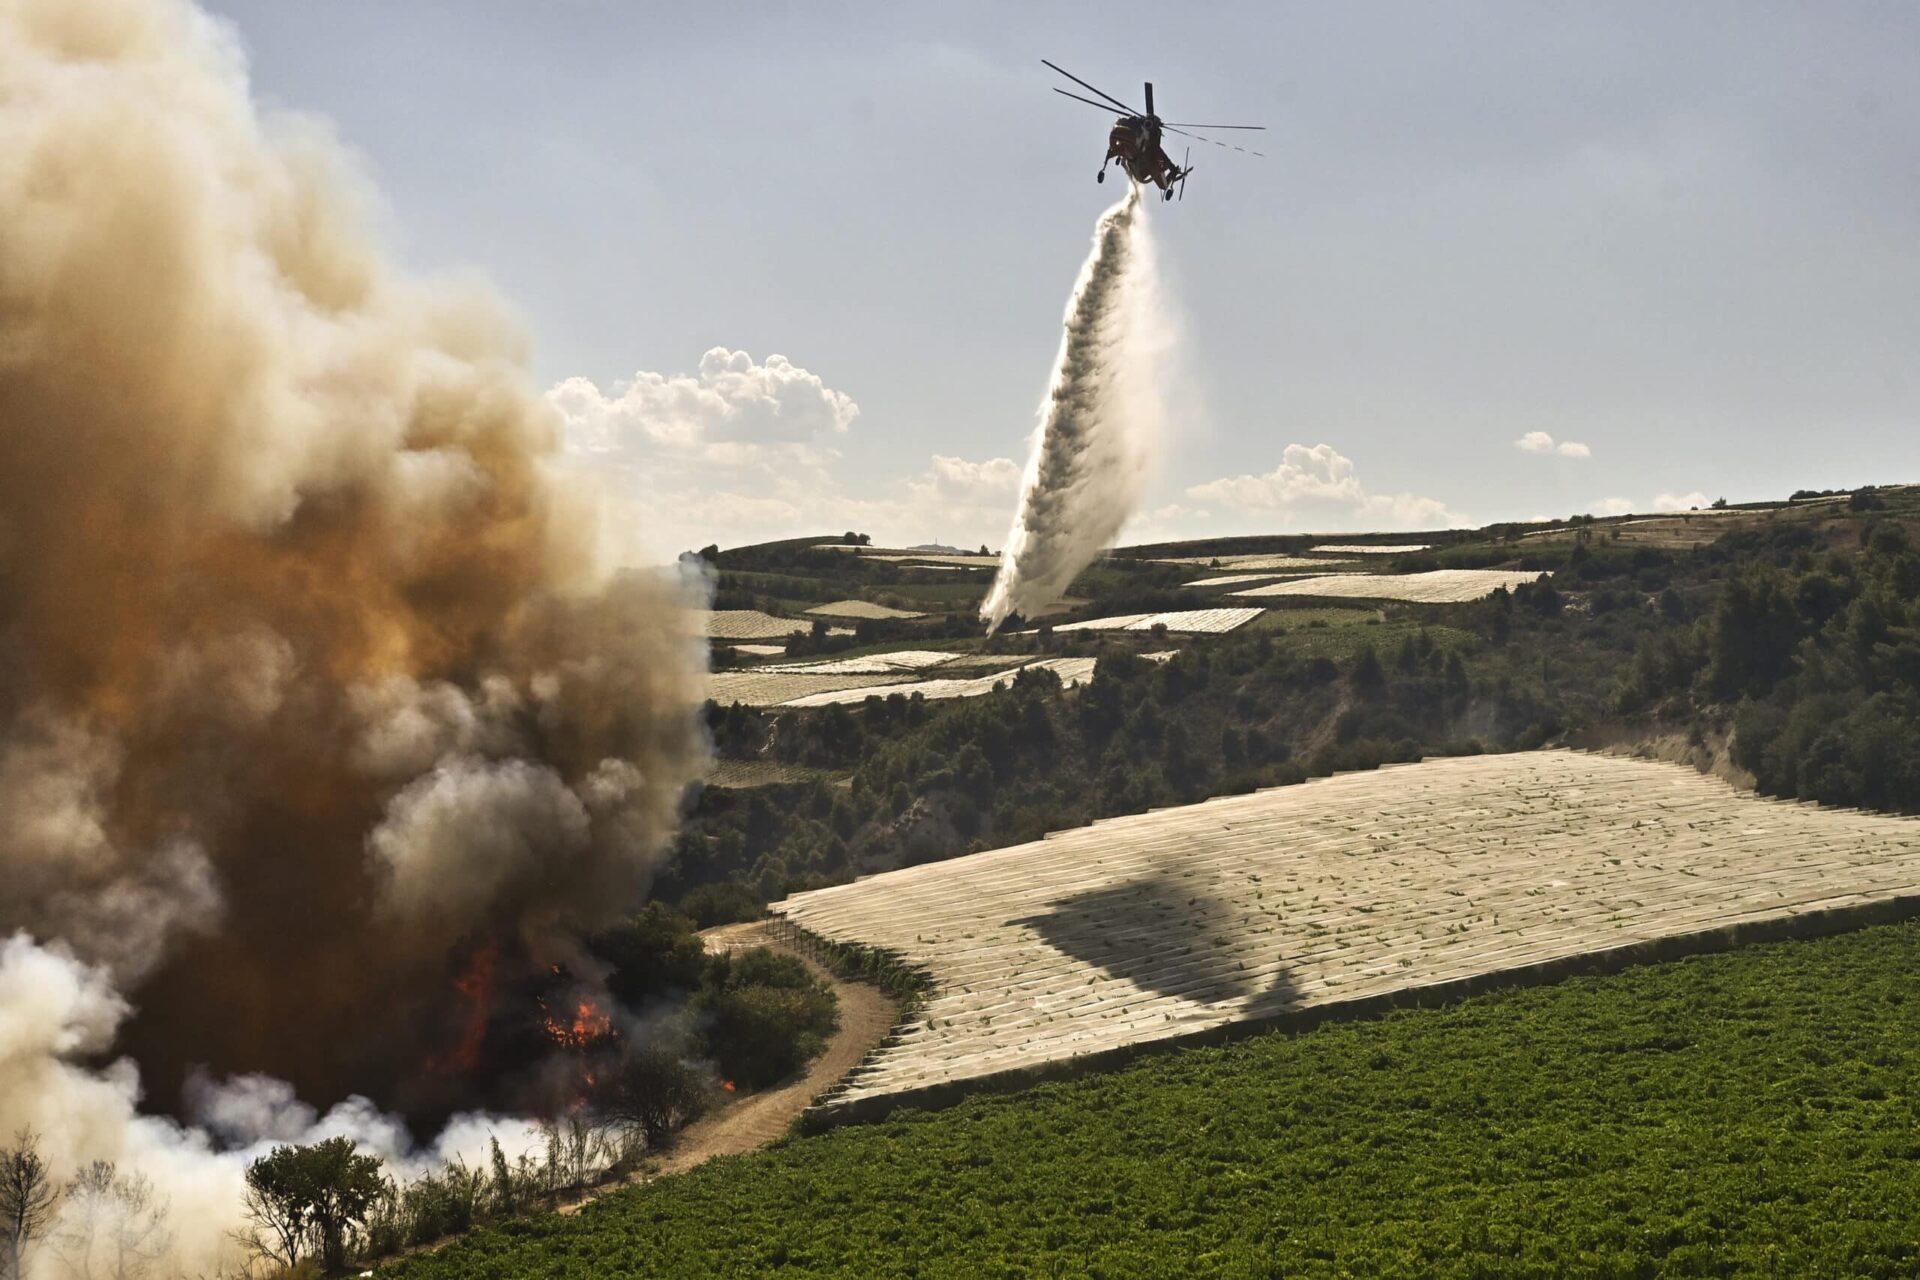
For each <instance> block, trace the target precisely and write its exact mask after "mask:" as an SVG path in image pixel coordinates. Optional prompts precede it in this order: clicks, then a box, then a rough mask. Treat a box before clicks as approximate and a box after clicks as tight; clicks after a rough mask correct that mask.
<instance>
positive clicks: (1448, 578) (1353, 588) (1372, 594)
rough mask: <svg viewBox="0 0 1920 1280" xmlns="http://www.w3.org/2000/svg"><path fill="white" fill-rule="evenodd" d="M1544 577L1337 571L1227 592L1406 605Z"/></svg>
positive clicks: (1508, 572)
mask: <svg viewBox="0 0 1920 1280" xmlns="http://www.w3.org/2000/svg"><path fill="white" fill-rule="evenodd" d="M1546 576H1547V575H1546V574H1544V573H1537V572H1531V571H1521V570H1515V569H1430V570H1428V571H1426V572H1425V573H1401V574H1384V573H1339V574H1327V575H1326V576H1324V577H1318V578H1289V579H1287V580H1286V581H1285V582H1276V583H1273V584H1272V585H1271V586H1265V587H1249V588H1248V589H1247V590H1245V591H1235V592H1233V593H1232V594H1233V595H1235V596H1237V597H1239V598H1241V599H1260V598H1266V597H1271V596H1311V597H1318V598H1322V599H1333V600H1404V601H1407V602H1408V603H1410V604H1461V603H1464V602H1465V601H1468V600H1478V599H1479V598H1480V597H1482V596H1488V595H1492V594H1493V593H1494V592H1495V591H1497V590H1499V589H1500V588H1502V587H1505V588H1507V589H1508V590H1511V589H1513V588H1514V587H1517V586H1519V585H1520V584H1521V583H1523V582H1533V581H1534V580H1536V579H1539V578H1544V577H1546Z"/></svg>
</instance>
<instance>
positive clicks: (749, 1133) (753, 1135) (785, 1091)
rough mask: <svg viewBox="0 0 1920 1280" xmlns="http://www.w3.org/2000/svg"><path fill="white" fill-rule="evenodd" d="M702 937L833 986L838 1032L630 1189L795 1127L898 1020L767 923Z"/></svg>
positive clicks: (717, 1114) (685, 1132) (686, 1137)
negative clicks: (808, 1060) (754, 951)
mask: <svg viewBox="0 0 1920 1280" xmlns="http://www.w3.org/2000/svg"><path fill="white" fill-rule="evenodd" d="M700 937H701V939H702V940H703V941H704V942H705V943H706V944H707V950H708V951H714V952H717V951H741V950H745V949H746V948H748V947H769V948H771V949H773V950H775V951H780V952H783V953H785V954H787V955H790V956H796V957H798V958H799V959H800V960H801V961H802V962H803V963H804V964H805V965H806V966H807V968H808V969H810V970H811V971H812V972H813V973H814V975H815V976H816V977H818V978H820V979H822V980H823V981H825V982H827V983H828V984H829V985H831V986H832V987H833V992H834V994H835V995H836V996H838V997H839V999H840V1029H839V1030H838V1031H836V1032H834V1034H833V1039H831V1040H829V1041H828V1042H827V1048H826V1051H825V1052H824V1053H822V1054H821V1055H820V1056H819V1057H818V1058H815V1059H814V1060H813V1064H812V1065H811V1066H810V1067H808V1068H807V1072H806V1074H805V1075H803V1076H801V1077H799V1078H798V1079H795V1080H791V1081H789V1082H788V1083H786V1084H783V1085H780V1086H778V1087H777V1088H773V1089H767V1090H764V1091H762V1092H760V1093H755V1094H750V1095H748V1096H747V1097H744V1098H741V1099H739V1100H738V1101H736V1102H732V1103H729V1104H727V1105H726V1106H724V1107H722V1108H720V1109H719V1110H717V1111H713V1112H711V1113H709V1114H707V1115H705V1116H703V1117H701V1118H700V1119H698V1120H696V1121H694V1122H693V1123H692V1124H690V1125H688V1126H687V1127H686V1128H685V1129H682V1130H681V1131H680V1133H679V1135H678V1137H676V1138H675V1140H674V1143H673V1146H672V1147H670V1148H669V1149H668V1150H667V1151H665V1152H664V1153H662V1154H661V1156H660V1157H659V1158H658V1159H657V1160H655V1161H653V1162H652V1166H653V1167H652V1171H651V1172H648V1173H644V1174H640V1175H637V1176H636V1177H635V1178H634V1179H633V1181H636V1182H644V1181H649V1180H651V1179H653V1178H657V1177H663V1176H665V1175H667V1174H672V1173H681V1172H684V1171H685V1170H687V1169H691V1168H692V1167H693V1166H695V1165H697V1164H699V1163H701V1162H702V1161H704V1160H709V1159H711V1158H712V1157H714V1156H731V1155H740V1154H742V1153H744V1152H748V1151H753V1150H756V1149H758V1148H760V1147H764V1146H766V1145H767V1144H768V1143H769V1142H772V1141H773V1140H774V1139H775V1138H778V1137H780V1136H781V1135H782V1134H784V1133H786V1132H787V1131H788V1130H790V1129H791V1128H792V1127H793V1124H794V1121H796V1120H798V1119H799V1118H800V1113H801V1112H803V1111H805V1110H806V1109H807V1104H808V1103H810V1102H812V1101H813V1100H814V1099H815V1098H817V1097H819V1096H820V1095H821V1094H822V1093H824V1092H825V1091H826V1090H827V1088H828V1087H829V1086H831V1085H832V1084H833V1083H834V1082H835V1081H837V1080H839V1079H840V1077H842V1076H844V1075H846V1074H847V1072H849V1071H851V1070H853V1068H854V1067H856V1066H857V1065H859V1063H860V1060H861V1059H862V1058H864V1057H866V1056H867V1053H868V1051H869V1050H871V1049H872V1048H873V1047H874V1046H875V1045H877V1044H879V1043H880V1041H881V1040H882V1039H883V1038H884V1037H885V1036H886V1034H887V1032H888V1031H890V1030H892V1029H893V1024H894V1021H895V1019H896V1018H898V1017H899V1012H900V1011H899V1007H898V1006H897V1005H896V1004H895V1003H894V1001H893V999H892V997H890V996H888V995H886V994H885V993H884V992H882V991H881V990H880V989H879V988H878V987H872V986H868V985H867V984H866V983H864V982H847V981H845V980H844V979H841V978H838V977H835V976H834V975H833V974H832V973H830V972H828V971H827V970H826V969H825V968H824V967H823V966H821V964H820V963H819V962H818V961H816V960H815V959H814V958H813V957H812V956H809V955H807V954H806V953H805V952H803V951H800V950H797V949H795V948H793V947H791V946H788V945H786V944H785V943H783V942H780V941H779V940H778V939H776V938H775V937H774V935H773V932H772V930H771V928H770V927H769V922H768V921H765V920H755V921H751V922H749V923H746V924H728V925H721V926H719V927H718V928H714V929H708V930H707V931H705V932H704V933H702V934H701V935H700ZM614 1185H618V1184H614ZM614 1185H609V1186H605V1187H598V1188H595V1190H594V1192H593V1193H592V1194H591V1195H589V1196H587V1197H585V1198H584V1199H582V1200H579V1201H577V1202H575V1203H573V1204H568V1205H564V1206H562V1207H561V1209H560V1212H561V1213H573V1212H575V1211H576V1210H578V1209H579V1208H580V1206H581V1205H583V1204H586V1203H587V1202H588V1201H589V1200H592V1199H594V1198H595V1197H597V1196H599V1195H603V1194H605V1193H606V1192H608V1191H611V1190H613V1189H614Z"/></svg>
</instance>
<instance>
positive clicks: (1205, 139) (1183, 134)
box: [1160, 124, 1267, 160]
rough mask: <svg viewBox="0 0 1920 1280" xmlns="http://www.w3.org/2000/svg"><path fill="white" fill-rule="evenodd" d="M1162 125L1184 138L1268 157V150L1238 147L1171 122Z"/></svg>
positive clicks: (1163, 127) (1244, 153) (1264, 157)
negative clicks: (1180, 127) (1189, 131)
mask: <svg viewBox="0 0 1920 1280" xmlns="http://www.w3.org/2000/svg"><path fill="white" fill-rule="evenodd" d="M1160 127H1161V128H1162V129H1165V130H1166V131H1167V132H1168V133H1177V134H1179V135H1180V136H1181V137H1183V138H1193V139H1195V140H1196V141H1199V142H1211V143H1212V144H1213V145H1214V146H1216V147H1222V148H1224V149H1226V150H1228V151H1238V152H1240V154H1242V155H1248V156H1259V157H1260V158H1261V159H1262V160H1265V159H1266V158H1267V153H1266V152H1264V151H1255V150H1254V149H1253V148H1251V147H1236V146H1234V145H1233V144H1232V143H1231V142H1221V141H1220V140H1219V139H1217V138H1209V137H1205V136H1204V135H1202V134H1198V133H1188V132H1187V131H1186V130H1185V129H1176V128H1174V127H1173V126H1172V125H1170V124H1163V125H1161V126H1160Z"/></svg>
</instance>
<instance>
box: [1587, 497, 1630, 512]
mask: <svg viewBox="0 0 1920 1280" xmlns="http://www.w3.org/2000/svg"><path fill="white" fill-rule="evenodd" d="M1632 512H1633V499H1632V498H1600V499H1597V500H1595V502H1594V504H1593V514H1594V515H1597V516H1624V515H1630V514H1631V513H1632Z"/></svg>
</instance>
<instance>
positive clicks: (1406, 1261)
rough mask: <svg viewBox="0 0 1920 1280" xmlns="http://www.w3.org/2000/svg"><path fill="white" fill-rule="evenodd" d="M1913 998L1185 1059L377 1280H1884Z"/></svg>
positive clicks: (553, 1226)
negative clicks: (1797, 1278) (914, 1279)
mask: <svg viewBox="0 0 1920 1280" xmlns="http://www.w3.org/2000/svg"><path fill="white" fill-rule="evenodd" d="M1916 975H1920V924H1904V925H1897V926H1889V927H1881V928H1875V929H1868V930H1863V931H1860V932H1857V933H1852V934H1848V935H1844V936H1841V937H1836V938H1829V939H1825V940H1821V941H1816V942H1790V943H1778V944H1769V945H1764V946H1758V947H1753V948H1750V949H1747V950H1744V951H1740V952H1736V953H1732V954H1728V955H1720V956H1713V957H1706V958H1698V959H1692V960H1684V961H1678V962H1674V963H1670V964H1663V965H1652V966H1646V967H1642V968H1638V969H1633V970H1629V971H1627V972H1625V973H1621V974H1617V975H1614V976H1611V977H1605V978H1580V979H1574V980H1571V981H1568V982H1565V983H1562V984H1560V985H1558V986H1554V987H1548V988H1539V989H1531V990H1517V991H1507V992H1502V993H1499V994H1495V995H1489V996H1482V997H1477V998H1474V999H1471V1000H1465V1001H1462V1002H1461V1003H1459V1004H1457V1005H1455V1006H1452V1007H1450V1008H1447V1009H1443V1010H1420V1011H1413V1012H1406V1013H1400V1014H1394V1015H1390V1016H1387V1017H1384V1018H1381V1019H1378V1020H1376V1021H1372V1022H1364V1023H1351V1024H1345V1025H1337V1026H1329V1027H1323V1028H1321V1029H1319V1030H1317V1031H1314V1032H1312V1033H1310V1034H1306V1035H1297V1036H1295V1035H1284V1034H1270V1035H1267V1036H1263V1037H1261V1038H1259V1039H1257V1040H1252V1041H1247V1042H1243V1043H1240V1044H1237V1045H1233V1046H1230V1047H1227V1048H1218V1049H1194V1050H1186V1051H1182V1052H1178V1053H1174V1054H1168V1055H1161V1056H1157V1057H1154V1058H1150V1059H1148V1060H1145V1061H1142V1062H1140V1063H1137V1064H1135V1065H1133V1066H1131V1067H1127V1068H1124V1069H1121V1070H1118V1071H1115V1072H1112V1073H1110V1074H1106V1075H1100V1076H1092V1077H1087V1078H1083V1079H1079V1080H1075V1081H1073V1082H1070V1083H1065V1084H1055V1085H1047V1086H1043V1087H1040V1088H1037V1089H1033V1090H1030V1091H1028V1092H1026V1093H1023V1094H1020V1095H1017V1096H1013V1097H1007V1098H990V1099H987V1098H983V1099H976V1100H973V1101H970V1102H966V1103H963V1104H961V1105H959V1106H957V1107H954V1108H952V1109H949V1110H946V1111H941V1112H935V1113H913V1112H907V1113H901V1114H898V1115H896V1116H895V1117H894V1118H892V1119H889V1120H887V1121H885V1122H883V1123H879V1124H875V1125H868V1126H856V1127H851V1128H846V1129H840V1130H835V1131H834V1132H832V1133H829V1134H825V1135H821V1136H817V1137H808V1138H799V1139H794V1140H790V1141H788V1142H786V1143H783V1144H781V1145H779V1146H777V1147H774V1148H772V1149H770V1150H767V1151H764V1152H760V1153H758V1154H756V1155H751V1156H745V1157H740V1158H737V1159H730V1160H724V1161H719V1162H715V1163H713V1164H709V1165H706V1166H704V1167H702V1168H699V1169H696V1170H694V1171H692V1172H691V1173H688V1174H685V1175H682V1176H679V1177H674V1178H668V1179H663V1180H661V1181H659V1182H657V1183H654V1184H652V1185H649V1186H645V1187H641V1188H636V1189H632V1190H629V1191H624V1192H620V1193H617V1194H615V1195H613V1196H610V1197H608V1198H607V1199H605V1200H603V1201H601V1202H599V1203H597V1204H595V1205H593V1206H590V1207H589V1208H588V1209H587V1210H585V1211H584V1212H582V1213H581V1214H580V1215H579V1216H578V1217H575V1218H554V1217H546V1218H540V1219H536V1220H531V1221H522V1222H514V1223H510V1224H507V1225H505V1226H501V1227H495V1228H488V1229H485V1230H483V1231H480V1232H478V1233H476V1234H475V1235H474V1236H473V1237H471V1238H470V1239H467V1240H465V1241H462V1242H459V1243H457V1244H455V1245H453V1246H450V1247H449V1248H448V1249H446V1250H445V1251H444V1252H442V1253H440V1254H437V1255H433V1256H430V1257H421V1258H416V1259H413V1260H410V1261H407V1262H404V1263H401V1264H399V1265H397V1266H394V1267H391V1268H388V1269H385V1270H383V1271H382V1273H381V1274H383V1275H389V1276H393V1277H396V1278H398V1280H440V1278H441V1277H446V1278H448V1280H455V1278H460V1280H467V1278H478V1277H507V1276H522V1275H543V1276H556V1277H560V1276H580V1277H586V1276H596V1277H597V1276H604V1275H613V1274H618V1275H630V1276H691V1275H735V1276H745V1275H769V1274H780V1275H836V1276H862V1277H878V1276H930V1275H940V1276H946V1275H953V1276H960V1275H966V1276H976V1275H977V1276H1009V1277H1011V1276H1027V1275H1058V1276H1081V1277H1112V1278H1114V1280H1121V1278H1123V1277H1124V1278H1128V1280H1131V1278H1132V1277H1140V1276H1186V1275H1196V1274H1205V1275H1218V1276H1322V1275H1324V1276H1334V1275H1368V1276H1409V1277H1412V1276H1421V1277H1425V1276H1479V1275H1503V1276H1542V1277H1545V1276H1560V1275H1569V1274H1578V1275H1605V1276H1637V1275H1655V1274H1658V1275H1676V1276H1682V1275H1731V1274H1741V1275H1769V1274H1780V1275H1849V1276H1885V1277H1893V1276H1908V1275H1911V1274H1913V1272H1914V1269H1915V1267H1916V1266H1917V1265H1920V1246H1916V1244H1915V1241H1916V1238H1917V1231H1920V1145H1917V1144H1916V1142H1915V1138H1914V1134H1915V1126H1916V1121H1920V1098H1917V1097H1916V1095H1915V1093H1914V1082H1915V1081H1916V1080H1920V1021H1916V1019H1915V1018H1914V1017H1913V1012H1912V998H1913V997H1912V987H1913V983H1914V979H1915V977H1916Z"/></svg>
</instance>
